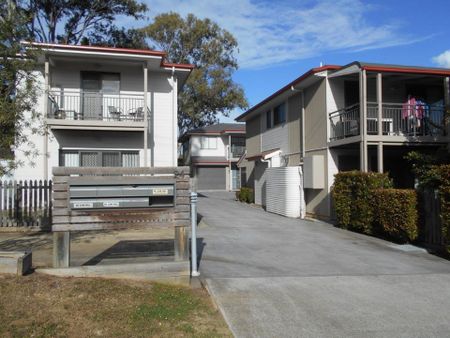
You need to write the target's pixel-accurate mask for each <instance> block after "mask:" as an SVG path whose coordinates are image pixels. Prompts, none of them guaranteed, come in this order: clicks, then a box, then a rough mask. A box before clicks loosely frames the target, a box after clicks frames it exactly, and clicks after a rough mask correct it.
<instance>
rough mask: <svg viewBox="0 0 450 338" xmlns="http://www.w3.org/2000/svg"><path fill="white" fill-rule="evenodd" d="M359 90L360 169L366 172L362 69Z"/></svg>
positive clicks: (365, 80) (365, 107) (364, 89)
mask: <svg viewBox="0 0 450 338" xmlns="http://www.w3.org/2000/svg"><path fill="white" fill-rule="evenodd" d="M359 88H360V91H359V93H360V114H359V115H360V135H361V142H360V151H359V153H360V169H361V171H363V172H367V170H368V168H367V164H368V163H367V137H366V135H367V73H366V70H365V69H363V70H361V72H360V75H359Z"/></svg>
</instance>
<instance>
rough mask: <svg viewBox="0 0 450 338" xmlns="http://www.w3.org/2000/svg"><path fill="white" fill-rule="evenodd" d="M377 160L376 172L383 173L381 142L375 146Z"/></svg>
mask: <svg viewBox="0 0 450 338" xmlns="http://www.w3.org/2000/svg"><path fill="white" fill-rule="evenodd" d="M377 160H378V165H377V166H378V172H379V173H383V172H384V168H383V166H384V164H383V142H378V145H377Z"/></svg>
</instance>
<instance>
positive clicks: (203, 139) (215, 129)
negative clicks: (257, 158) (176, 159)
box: [180, 123, 245, 190]
mask: <svg viewBox="0 0 450 338" xmlns="http://www.w3.org/2000/svg"><path fill="white" fill-rule="evenodd" d="M180 141H181V142H182V149H183V161H184V164H186V165H190V166H191V168H192V170H191V172H192V175H193V177H194V182H196V185H197V190H236V189H239V187H240V171H239V168H238V167H237V165H236V164H237V162H238V161H239V158H240V157H241V156H242V155H243V154H244V152H245V124H243V123H219V124H215V125H211V126H207V127H203V128H197V129H193V130H190V131H188V132H186V133H185V134H184V135H183V136H182V137H181V138H180Z"/></svg>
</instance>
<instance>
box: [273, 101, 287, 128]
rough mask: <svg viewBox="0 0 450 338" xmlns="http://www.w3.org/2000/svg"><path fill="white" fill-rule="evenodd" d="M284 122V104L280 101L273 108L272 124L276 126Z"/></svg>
mask: <svg viewBox="0 0 450 338" xmlns="http://www.w3.org/2000/svg"><path fill="white" fill-rule="evenodd" d="M285 122H286V105H285V104H284V103H282V104H280V105H278V106H276V107H275V108H274V109H273V125H274V126H277V125H279V124H282V123H285Z"/></svg>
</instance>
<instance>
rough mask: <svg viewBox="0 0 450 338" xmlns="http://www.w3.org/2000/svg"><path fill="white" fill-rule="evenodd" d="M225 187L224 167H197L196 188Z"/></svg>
mask: <svg viewBox="0 0 450 338" xmlns="http://www.w3.org/2000/svg"><path fill="white" fill-rule="evenodd" d="M225 189H226V175H225V167H213V166H211V167H206V166H205V167H197V190H225Z"/></svg>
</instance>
